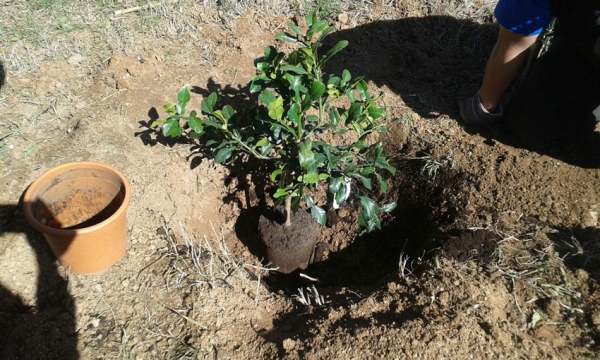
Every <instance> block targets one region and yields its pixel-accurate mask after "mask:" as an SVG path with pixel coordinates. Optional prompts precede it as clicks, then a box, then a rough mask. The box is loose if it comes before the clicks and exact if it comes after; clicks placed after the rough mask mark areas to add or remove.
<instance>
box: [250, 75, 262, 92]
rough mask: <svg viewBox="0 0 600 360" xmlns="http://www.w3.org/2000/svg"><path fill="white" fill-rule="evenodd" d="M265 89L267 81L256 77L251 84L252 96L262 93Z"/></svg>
mask: <svg viewBox="0 0 600 360" xmlns="http://www.w3.org/2000/svg"><path fill="white" fill-rule="evenodd" d="M264 87H265V80H264V79H262V78H259V77H256V78H254V79H253V80H252V83H250V94H256V93H257V92H259V91H261V90H262V89H264Z"/></svg>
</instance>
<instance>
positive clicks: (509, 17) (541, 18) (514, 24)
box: [494, 0, 552, 36]
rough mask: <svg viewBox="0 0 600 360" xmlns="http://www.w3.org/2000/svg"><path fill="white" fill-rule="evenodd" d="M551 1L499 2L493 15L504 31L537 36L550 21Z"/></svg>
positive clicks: (508, 0) (510, 0)
mask: <svg viewBox="0 0 600 360" xmlns="http://www.w3.org/2000/svg"><path fill="white" fill-rule="evenodd" d="M550 2H551V0H500V1H498V4H497V5H496V10H495V11H494V15H495V16H496V20H498V23H499V24H500V25H502V27H503V28H505V29H506V30H508V31H510V32H512V33H515V34H520V35H525V36H532V35H538V34H539V33H541V32H542V30H544V28H545V27H546V26H548V24H550V21H551V20H552V6H551V5H550Z"/></svg>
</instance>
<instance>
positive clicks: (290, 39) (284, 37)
mask: <svg viewBox="0 0 600 360" xmlns="http://www.w3.org/2000/svg"><path fill="white" fill-rule="evenodd" d="M275 39H277V40H282V41H285V42H289V43H292V44H294V45H300V46H306V44H305V43H304V42H302V41H300V40H298V39H296V38H294V37H293V36H291V35H289V34H286V33H279V34H277V35H275Z"/></svg>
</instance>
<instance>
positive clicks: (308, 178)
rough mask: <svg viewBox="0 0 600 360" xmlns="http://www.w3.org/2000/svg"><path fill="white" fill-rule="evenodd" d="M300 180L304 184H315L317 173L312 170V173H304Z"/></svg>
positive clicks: (317, 178)
mask: <svg viewBox="0 0 600 360" xmlns="http://www.w3.org/2000/svg"><path fill="white" fill-rule="evenodd" d="M302 181H303V182H304V183H305V184H316V183H318V182H319V174H318V173H316V172H313V173H310V174H306V175H304V177H303V178H302Z"/></svg>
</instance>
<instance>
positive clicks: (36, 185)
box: [23, 161, 131, 236]
mask: <svg viewBox="0 0 600 360" xmlns="http://www.w3.org/2000/svg"><path fill="white" fill-rule="evenodd" d="M86 167H87V168H93V169H100V170H104V171H106V172H109V173H112V174H114V175H116V176H117V177H118V178H119V180H120V182H121V183H122V184H123V187H125V197H124V198H123V202H122V203H121V206H119V208H118V209H117V211H115V213H114V214H112V215H111V216H110V217H109V218H108V219H106V220H104V221H102V222H99V223H98V224H95V225H92V226H89V227H86V228H82V229H58V228H54V227H50V226H47V225H44V224H42V223H41V222H40V221H39V220H38V219H36V218H35V216H33V211H32V205H33V204H34V202H35V200H37V199H36V198H35V196H36V195H37V193H38V191H39V190H40V188H41V187H42V185H43V184H45V183H47V182H48V181H51V180H52V179H53V178H54V177H56V176H57V175H58V174H60V173H63V172H65V171H67V170H71V169H75V168H86ZM130 202H131V186H130V185H129V181H127V178H126V177H125V176H124V175H123V173H121V172H120V171H119V170H117V169H115V168H113V167H112V166H109V165H106V164H102V163H97V162H91V161H78V162H70V163H66V164H62V165H58V166H56V167H53V168H51V169H49V170H47V171H46V172H44V173H43V174H42V175H41V176H40V177H38V178H37V179H36V180H35V181H34V182H33V183H31V185H29V187H28V188H27V190H25V195H24V196H23V208H24V212H25V218H26V219H27V222H28V223H29V224H30V225H31V226H32V227H33V228H34V229H35V230H37V231H39V232H42V233H44V234H49V235H56V236H75V235H81V234H87V233H92V232H95V231H97V230H98V229H100V228H103V227H106V226H107V225H108V224H110V223H113V222H115V221H116V220H117V219H119V217H121V216H122V215H123V214H124V213H125V212H126V211H127V208H128V207H129V203H130Z"/></svg>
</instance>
